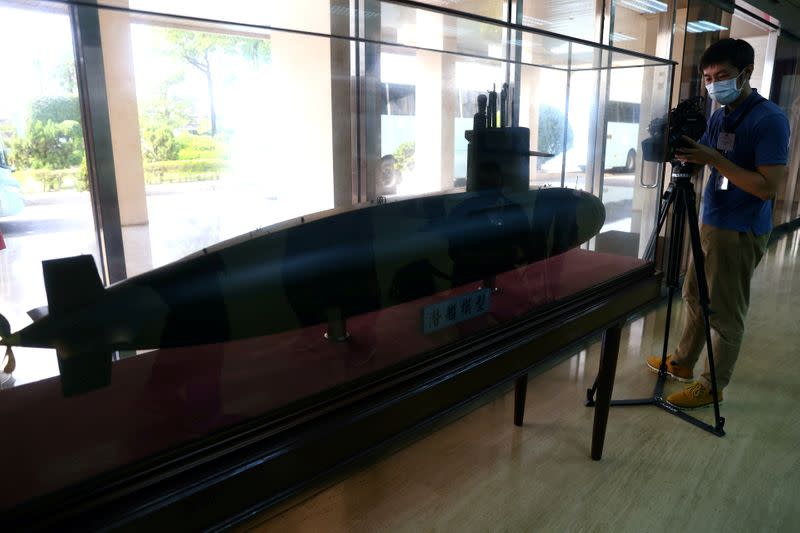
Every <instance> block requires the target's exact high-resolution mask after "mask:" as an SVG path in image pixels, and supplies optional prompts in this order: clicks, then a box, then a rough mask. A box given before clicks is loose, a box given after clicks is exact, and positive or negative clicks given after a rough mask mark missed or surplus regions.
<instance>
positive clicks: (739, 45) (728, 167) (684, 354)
mask: <svg viewBox="0 0 800 533" xmlns="http://www.w3.org/2000/svg"><path fill="white" fill-rule="evenodd" d="M753 61H754V52H753V47H752V46H750V45H749V44H748V43H747V42H746V41H744V40H741V39H723V40H721V41H718V42H716V43H714V44H712V45H711V46H709V47H708V49H707V50H706V51H705V52H704V53H703V56H702V58H701V59H700V70H701V71H702V73H703V78H704V81H705V84H706V89H707V90H708V94H709V96H710V97H711V98H712V99H713V100H715V101H716V102H718V103H719V104H722V106H723V107H722V108H721V109H719V110H717V111H716V112H715V113H714V114H713V115H712V117H711V119H710V120H709V121H708V128H707V130H706V133H705V135H703V137H702V138H701V139H700V141H699V142H694V141H692V140H691V139H689V138H688V137H684V138H683V139H684V141H685V146H686V148H684V149H679V150H678V159H680V160H681V161H685V162H691V163H696V164H698V165H701V167H700V168H702V165H710V166H711V176H710V178H709V181H708V184H707V186H706V188H705V192H704V193H703V199H704V200H703V213H702V222H703V223H702V226H701V229H700V234H701V242H702V247H703V252H704V256H705V272H706V278H707V280H708V286H709V297H710V298H709V299H710V302H711V303H710V307H711V311H712V313H711V316H710V321H711V341H712V348H713V352H714V364H715V370H716V377H717V391H718V397H719V400H720V401H722V398H723V395H722V391H723V389H725V387H726V386H727V385H728V383H729V382H730V380H731V375H732V374H733V368H734V365H735V364H736V359H737V357H738V355H739V348H740V346H741V343H742V337H743V334H744V320H745V316H746V314H747V307H748V304H749V299H750V279H751V278H752V275H753V271H754V270H755V268H756V266H757V265H758V263H759V261H760V260H761V257H762V256H763V255H764V252H765V250H766V247H767V241H768V240H769V235H770V232H771V231H772V199H773V197H774V196H775V193H776V191H777V190H778V186H779V184H780V183H781V182H782V180H783V179H784V175H785V171H786V164H787V159H788V146H789V122H788V120H787V118H786V115H785V114H784V113H783V111H782V110H781V109H780V108H779V107H778V106H776V105H775V104H773V103H772V102H770V101H768V100H766V99H765V98H764V97H763V96H761V95H760V94H758V92H757V91H756V90H755V89H752V88H751V87H750V76H751V75H752V73H753ZM683 299H684V310H685V311H684V322H683V333H682V335H681V339H680V342H679V343H678V347H677V349H676V351H675V353H674V354H672V355H670V356H669V357H668V358H667V373H668V374H669V376H671V377H673V378H675V379H677V380H679V381H683V382H690V381H692V378H693V369H694V366H695V363H696V362H697V360H698V358H699V357H700V354H701V352H702V351H703V346H704V345H705V340H706V339H705V330H704V328H703V316H702V309H701V307H700V305H699V301H698V293H697V279H696V276H695V271H694V264H693V262H692V263H690V264H689V268H688V271H687V273H686V279H685V281H684V285H683ZM660 364H661V357H660V356H653V357H649V358H648V359H647V365H648V366H649V367H650V368H651V369H653V370H655V371H658V368H659V366H660ZM667 401H668V402H669V403H671V404H673V405H675V406H676V407H680V408H685V409H691V408H695V407H702V406H705V405H709V404H711V403H712V402H713V397H712V394H711V375H710V373H709V371H708V362H707V361H706V366H705V371H704V372H703V374H702V375H701V376H700V379H699V380H698V381H697V382H695V383H692V384H691V385H689V386H688V387H686V388H685V389H684V390H682V391H680V392H677V393H675V394H671V395H670V396H668V397H667Z"/></svg>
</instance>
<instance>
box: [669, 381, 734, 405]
mask: <svg viewBox="0 0 800 533" xmlns="http://www.w3.org/2000/svg"><path fill="white" fill-rule="evenodd" d="M717 394H718V395H719V403H722V391H718V392H717ZM667 402H668V403H670V404H672V405H674V406H675V407H680V408H681V409H696V408H698V407H705V406H707V405H711V404H712V403H714V397H713V396H711V391H710V390H708V389H707V388H706V387H705V386H704V385H703V384H702V383H700V382H699V381H698V382H696V383H692V384H691V385H689V386H688V387H686V388H685V389H683V390H682V391H680V392H676V393H674V394H670V395H669V396H667Z"/></svg>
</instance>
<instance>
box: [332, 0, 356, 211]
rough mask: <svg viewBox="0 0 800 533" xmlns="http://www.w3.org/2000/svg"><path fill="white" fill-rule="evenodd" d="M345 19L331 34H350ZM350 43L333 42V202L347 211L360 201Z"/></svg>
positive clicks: (336, 0)
mask: <svg viewBox="0 0 800 533" xmlns="http://www.w3.org/2000/svg"><path fill="white" fill-rule="evenodd" d="M330 7H331V10H333V9H337V10H344V9H346V8H348V7H349V1H348V0H330ZM347 22H348V21H347V19H345V18H344V17H331V33H332V34H333V35H345V34H347V33H348V32H349V31H350V28H349V26H348V27H344V24H345V23H347ZM351 44H352V43H350V41H345V40H343V39H331V61H330V65H331V81H330V84H331V109H332V110H333V109H335V110H336V112H335V113H333V114H332V115H331V129H332V136H333V139H332V141H333V143H332V164H333V198H334V202H333V203H334V206H335V207H346V206H350V205H353V204H354V203H356V202H357V201H358V198H357V189H356V187H355V186H354V185H355V177H356V176H355V172H354V170H355V169H354V165H353V163H354V161H355V158H354V157H353V156H354V153H355V146H354V143H353V135H352V134H353V121H354V118H355V111H356V110H355V105H354V104H355V102H354V100H353V98H352V89H351V83H352V79H353V78H352V76H351V74H350V72H351V65H350V51H351V50H350V49H351Z"/></svg>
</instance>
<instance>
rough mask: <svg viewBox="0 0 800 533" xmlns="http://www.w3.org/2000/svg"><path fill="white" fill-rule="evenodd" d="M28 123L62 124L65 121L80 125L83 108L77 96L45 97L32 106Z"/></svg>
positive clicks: (35, 101) (34, 102)
mask: <svg viewBox="0 0 800 533" xmlns="http://www.w3.org/2000/svg"><path fill="white" fill-rule="evenodd" d="M28 111H29V113H28V114H29V117H28V123H29V124H33V123H34V122H41V123H43V124H45V123H47V122H53V123H55V124H60V123H61V122H64V121H65V120H71V121H74V122H78V123H80V121H81V106H80V103H79V102H78V96H77V95H69V96H43V97H41V98H37V99H36V100H34V101H33V102H31V104H30V108H29V110H28Z"/></svg>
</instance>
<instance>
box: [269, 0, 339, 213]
mask: <svg viewBox="0 0 800 533" xmlns="http://www.w3.org/2000/svg"><path fill="white" fill-rule="evenodd" d="M330 7H331V5H330V1H329V0H307V1H306V2H304V9H299V8H298V6H297V5H295V4H294V3H292V2H281V3H275V4H274V5H273V7H272V8H271V9H272V10H273V11H272V15H273V17H274V19H273V20H274V24H275V25H276V26H285V27H296V25H297V24H298V23H300V22H302V23H303V24H304V26H306V27H308V26H311V27H326V28H329V27H330ZM270 43H271V54H272V55H271V65H270V69H271V74H272V75H271V82H272V84H271V87H270V93H271V94H270V95H268V96H269V100H267V101H269V102H271V117H272V119H273V120H272V123H271V124H268V125H265V135H268V136H269V139H270V142H271V151H270V155H269V157H268V158H267V159H265V161H264V167H265V168H264V172H263V174H264V179H268V180H275V183H276V189H277V191H278V194H279V196H280V197H279V202H278V203H279V204H280V209H281V215H282V216H281V218H289V217H294V216H300V215H302V214H306V213H313V212H316V211H322V210H325V209H330V208H332V207H333V205H334V201H333V147H332V146H333V141H332V131H333V125H332V119H331V113H332V112H333V109H332V106H331V44H330V43H331V41H330V39H328V38H325V37H312V36H308V35H298V34H293V33H286V32H279V31H274V32H272V33H271V34H270ZM347 111H349V110H341V112H347ZM336 134H337V135H340V134H341V135H348V136H349V135H350V132H349V131H348V132H339V131H337V132H336Z"/></svg>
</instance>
